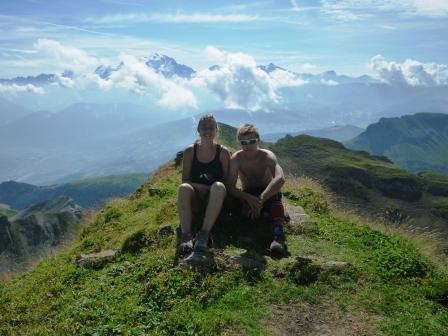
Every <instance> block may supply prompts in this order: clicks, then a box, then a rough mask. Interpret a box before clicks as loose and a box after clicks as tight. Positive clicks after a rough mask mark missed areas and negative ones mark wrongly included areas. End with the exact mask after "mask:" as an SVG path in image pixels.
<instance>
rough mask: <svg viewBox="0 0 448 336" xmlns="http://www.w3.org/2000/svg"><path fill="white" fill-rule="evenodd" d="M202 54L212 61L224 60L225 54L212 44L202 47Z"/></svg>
mask: <svg viewBox="0 0 448 336" xmlns="http://www.w3.org/2000/svg"><path fill="white" fill-rule="evenodd" d="M204 56H205V57H206V58H208V59H210V60H212V61H217V62H223V61H225V58H226V54H225V53H223V52H222V51H221V50H219V49H218V48H216V47H214V46H207V47H206V48H205V49H204Z"/></svg>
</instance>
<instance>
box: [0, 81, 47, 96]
mask: <svg viewBox="0 0 448 336" xmlns="http://www.w3.org/2000/svg"><path fill="white" fill-rule="evenodd" d="M0 92H1V93H12V94H16V93H20V92H30V93H35V94H43V93H45V91H44V89H43V88H41V87H38V86H34V85H32V84H26V85H17V84H9V85H7V84H1V83H0Z"/></svg>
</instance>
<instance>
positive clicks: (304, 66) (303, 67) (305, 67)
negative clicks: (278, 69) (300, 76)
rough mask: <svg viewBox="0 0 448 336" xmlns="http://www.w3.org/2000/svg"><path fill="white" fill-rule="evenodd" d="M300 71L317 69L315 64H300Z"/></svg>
mask: <svg viewBox="0 0 448 336" xmlns="http://www.w3.org/2000/svg"><path fill="white" fill-rule="evenodd" d="M297 68H298V71H311V70H314V69H316V68H317V66H315V65H314V64H311V63H303V64H300V65H299V66H298V67H297Z"/></svg>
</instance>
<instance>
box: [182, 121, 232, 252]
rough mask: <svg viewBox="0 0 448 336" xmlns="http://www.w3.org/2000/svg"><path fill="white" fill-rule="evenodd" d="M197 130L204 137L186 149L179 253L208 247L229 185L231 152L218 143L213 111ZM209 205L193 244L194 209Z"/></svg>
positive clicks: (204, 249) (202, 250) (183, 168)
mask: <svg viewBox="0 0 448 336" xmlns="http://www.w3.org/2000/svg"><path fill="white" fill-rule="evenodd" d="M197 131H198V133H199V136H200V139H199V140H198V141H197V142H196V143H194V144H193V145H190V146H188V147H187V148H186V149H185V151H184V156H183V167H182V184H181V185H180V187H179V199H178V208H179V218H180V228H181V230H182V239H181V243H180V245H179V253H181V254H183V255H185V254H187V253H189V252H191V251H193V250H194V251H198V252H204V251H206V250H207V244H208V238H209V234H210V230H211V229H212V227H213V225H214V224H215V221H216V218H217V217H218V215H219V212H220V211H221V207H222V204H223V202H224V198H225V197H226V187H225V185H224V183H223V182H224V181H225V178H226V176H227V172H228V167H229V162H230V153H229V151H228V150H227V149H226V148H225V147H223V146H221V145H219V144H216V143H214V139H215V137H216V135H217V133H218V123H217V122H216V119H215V117H214V116H213V115H212V114H206V115H204V116H202V117H201V118H200V120H199V123H198V128H197ZM202 206H204V207H205V216H204V221H203V223H202V228H201V230H200V231H199V232H198V234H197V235H196V238H195V241H194V243H193V235H192V232H191V222H192V217H193V211H197V210H200V209H201V207H202Z"/></svg>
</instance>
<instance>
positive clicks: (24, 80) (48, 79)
mask: <svg viewBox="0 0 448 336" xmlns="http://www.w3.org/2000/svg"><path fill="white" fill-rule="evenodd" d="M140 60H141V61H142V62H144V63H145V64H146V65H147V66H148V67H149V68H151V69H153V70H154V71H155V72H157V73H159V74H162V75H163V76H165V77H166V78H172V77H175V76H177V77H180V78H185V79H190V78H192V77H193V76H194V75H195V74H196V71H195V70H194V69H193V68H191V67H189V66H187V65H185V64H180V63H177V62H176V60H175V59H174V58H171V57H169V56H166V55H161V54H158V53H155V54H152V55H151V56H147V57H143V58H141V59H140ZM122 67H123V62H121V63H120V64H118V65H116V66H110V65H100V66H99V67H97V68H96V69H95V74H97V75H98V76H99V77H101V78H102V79H109V77H110V76H111V74H112V73H113V72H115V71H118V70H120V69H121V68H122ZM257 68H258V69H261V70H263V71H264V72H266V73H267V74H270V73H272V72H274V71H287V72H289V73H291V74H293V75H294V76H295V77H296V78H300V79H303V80H304V81H306V82H309V83H312V84H325V85H328V84H330V85H332V84H333V85H336V84H348V83H363V84H366V83H375V82H377V81H376V80H375V79H373V78H372V77H370V76H367V75H363V76H360V77H350V76H346V75H340V74H337V73H336V72H335V71H333V70H330V71H326V72H323V73H321V74H310V73H297V72H293V71H290V70H288V69H285V68H282V67H280V66H278V65H276V64H274V63H269V64H267V65H259V66H257ZM208 69H209V70H210V71H217V70H219V69H221V66H219V65H213V66H211V67H209V68H208ZM60 76H62V77H67V78H73V77H74V76H75V75H74V73H73V72H72V71H70V70H66V71H64V73H62V74H61V75H60ZM57 81H58V75H55V74H40V75H38V76H27V77H15V78H11V79H0V84H17V85H27V84H32V85H36V86H43V85H46V84H51V83H54V82H57Z"/></svg>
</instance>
